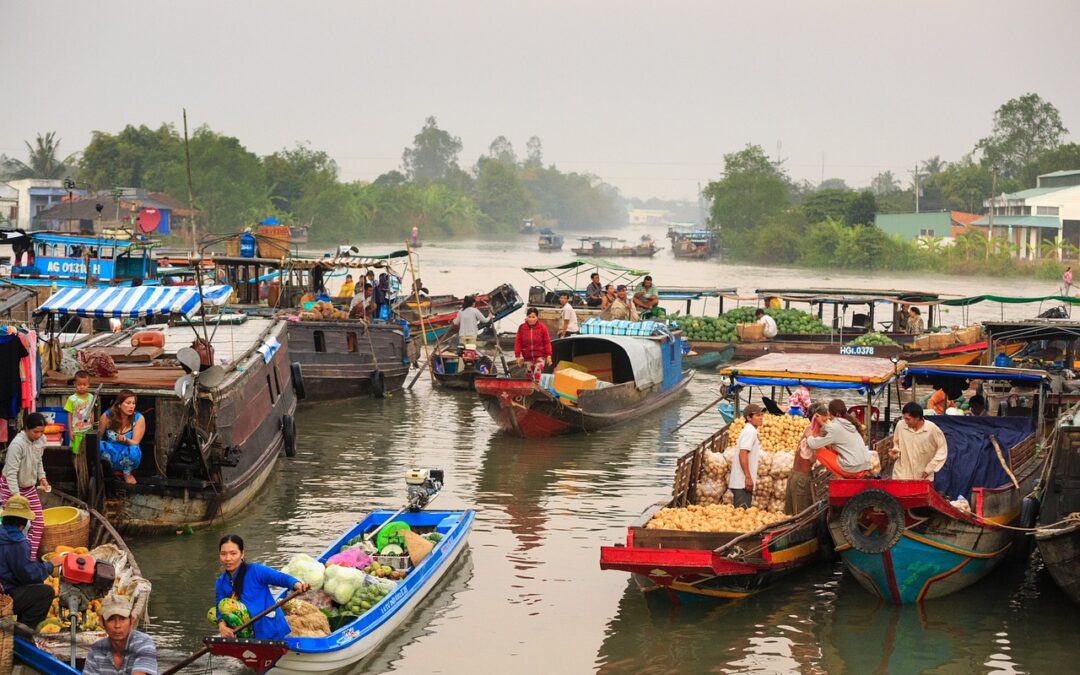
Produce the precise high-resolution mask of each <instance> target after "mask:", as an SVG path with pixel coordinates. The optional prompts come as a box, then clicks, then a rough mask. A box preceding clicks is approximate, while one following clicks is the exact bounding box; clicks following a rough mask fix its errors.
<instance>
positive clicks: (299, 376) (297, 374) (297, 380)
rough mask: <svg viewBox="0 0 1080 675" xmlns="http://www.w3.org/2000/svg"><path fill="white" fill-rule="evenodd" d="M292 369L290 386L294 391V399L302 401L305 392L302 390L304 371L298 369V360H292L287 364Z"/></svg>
mask: <svg viewBox="0 0 1080 675" xmlns="http://www.w3.org/2000/svg"><path fill="white" fill-rule="evenodd" d="M289 367H290V369H291V370H292V387H293V391H295V392H296V400H297V401H303V400H304V398H305V396H306V394H305V392H304V373H302V372H301V371H300V362H299V361H293V362H292V364H291V365H290V366H289Z"/></svg>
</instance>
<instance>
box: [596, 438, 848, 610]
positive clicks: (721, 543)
mask: <svg viewBox="0 0 1080 675" xmlns="http://www.w3.org/2000/svg"><path fill="white" fill-rule="evenodd" d="M727 444H728V443H727V427H724V428H723V429H721V430H720V431H718V432H716V433H715V434H713V435H712V436H710V437H709V438H708V439H706V440H705V442H703V443H702V444H701V445H699V446H698V447H697V448H695V449H694V450H692V451H691V452H689V453H687V454H686V455H685V456H683V457H682V458H680V459H679V462H678V465H677V468H676V470H675V488H674V490H673V491H672V493H673V496H672V499H671V501H669V502H667V503H660V504H655V505H653V506H651V507H650V508H649V509H648V510H646V511H645V512H644V513H643V514H641V517H640V518H639V519H638V520H637V521H636V522H635V523H634V524H632V525H631V526H630V527H628V528H627V532H626V544H625V545H623V544H617V545H615V546H603V547H601V548H600V569H603V570H621V571H623V572H630V573H631V574H633V578H634V581H635V582H636V583H637V585H638V587H639V588H641V590H643V591H656V590H663V591H666V592H667V593H669V594H671V596H672V597H673V599H679V598H683V597H685V596H699V597H709V598H720V599H737V598H745V597H746V596H748V595H752V594H754V593H757V592H758V591H761V590H764V589H766V588H769V587H770V586H772V585H773V584H774V583H775V582H776V581H777V580H779V579H781V578H783V577H784V576H787V575H788V574H790V573H791V572H794V571H796V570H798V569H801V568H804V567H807V566H808V565H811V564H813V563H814V562H816V561H817V560H818V559H819V558H820V557H821V552H822V550H823V549H824V548H825V547H826V545H827V543H826V544H822V543H821V542H822V541H823V536H822V535H823V534H824V529H823V527H822V525H821V522H822V520H821V517H820V516H821V514H822V513H824V511H825V508H826V500H825V495H826V494H827V489H826V487H825V486H826V485H827V483H828V474H826V473H824V472H819V473H818V474H817V475H816V477H815V480H814V486H813V488H814V496H815V497H816V501H815V502H814V504H813V505H811V506H810V507H809V508H808V509H806V510H805V511H803V512H802V513H800V514H797V515H795V516H792V517H790V518H787V519H785V520H782V521H780V522H778V523H773V524H772V525H769V526H767V527H763V528H761V529H759V530H756V531H754V532H748V533H745V534H742V533H738V532H685V531H681V530H660V529H649V528H646V524H647V523H648V522H649V520H650V519H652V517H653V515H654V514H655V513H656V512H657V511H659V510H660V509H661V508H664V507H679V506H687V505H689V504H695V503H697V495H696V486H697V476H698V475H700V473H701V465H702V461H703V457H704V454H705V452H706V451H709V450H713V449H717V450H721V451H722V450H723V448H724V447H726V446H727Z"/></svg>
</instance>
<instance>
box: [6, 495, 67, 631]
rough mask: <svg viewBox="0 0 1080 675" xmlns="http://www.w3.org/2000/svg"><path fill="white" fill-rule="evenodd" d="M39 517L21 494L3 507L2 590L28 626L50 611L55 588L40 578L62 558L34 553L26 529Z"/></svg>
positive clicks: (40, 619)
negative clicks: (39, 556)
mask: <svg viewBox="0 0 1080 675" xmlns="http://www.w3.org/2000/svg"><path fill="white" fill-rule="evenodd" d="M38 517H40V514H36V513H34V512H33V511H31V510H30V502H29V501H28V500H27V499H26V497H23V496H22V495H15V496H14V497H11V498H9V499H8V500H6V501H5V502H4V510H3V511H0V593H3V594H5V595H10V596H11V599H12V605H13V606H12V612H13V613H14V614H15V615H16V616H18V618H19V621H21V622H22V623H24V624H26V625H28V626H37V625H38V624H39V623H41V622H42V621H44V620H45V617H46V616H47V615H48V614H49V606H50V605H52V601H53V589H52V587H51V586H47V585H45V584H43V583H41V582H43V581H45V579H47V578H48V577H49V575H50V574H52V572H53V570H54V569H56V567H57V566H59V564H60V561H61V560H62V559H63V558H62V557H57V558H55V559H54V560H53V561H51V562H37V557H36V556H34V554H33V553H31V551H30V543H29V542H28V541H27V538H26V534H25V533H24V532H23V530H24V529H26V524H27V523H28V522H31V521H33V520H34V519H35V518H38Z"/></svg>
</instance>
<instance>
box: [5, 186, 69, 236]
mask: <svg viewBox="0 0 1080 675" xmlns="http://www.w3.org/2000/svg"><path fill="white" fill-rule="evenodd" d="M7 184H8V185H9V186H11V187H12V188H14V189H15V191H16V193H17V194H16V199H17V200H18V204H17V207H16V208H17V213H16V217H15V218H13V219H12V220H14V222H15V227H17V228H19V229H20V230H25V231H27V232H29V231H30V230H32V229H34V220H35V217H36V216H37V214H38V213H40V212H42V211H44V210H45V209H47V208H49V207H50V206H53V205H54V204H59V203H60V202H61V201H63V199H64V198H65V197H67V196H68V191H67V190H65V189H64V181H62V180H60V179H52V178H24V179H22V180H10V181H8V182H7ZM85 192H86V191H85V190H73V191H72V194H76V195H82V194H85Z"/></svg>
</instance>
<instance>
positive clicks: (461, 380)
mask: <svg viewBox="0 0 1080 675" xmlns="http://www.w3.org/2000/svg"><path fill="white" fill-rule="evenodd" d="M431 372H432V374H433V375H434V376H435V382H436V383H437V384H438V385H439V386H440V387H442V388H444V389H453V390H457V391H473V390H474V389H475V388H476V387H475V382H476V380H477V378H493V377H495V376H497V375H498V373H499V367H498V364H497V363H496V362H495V361H494V360H493V359H492V358H491V357H489V356H487V355H484V354H479V353H478V352H475V351H474V352H472V354H469V350H466V353H465V354H464V355H462V356H460V357H459V356H458V355H457V354H456V353H453V352H442V353H438V354H432V355H431Z"/></svg>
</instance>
